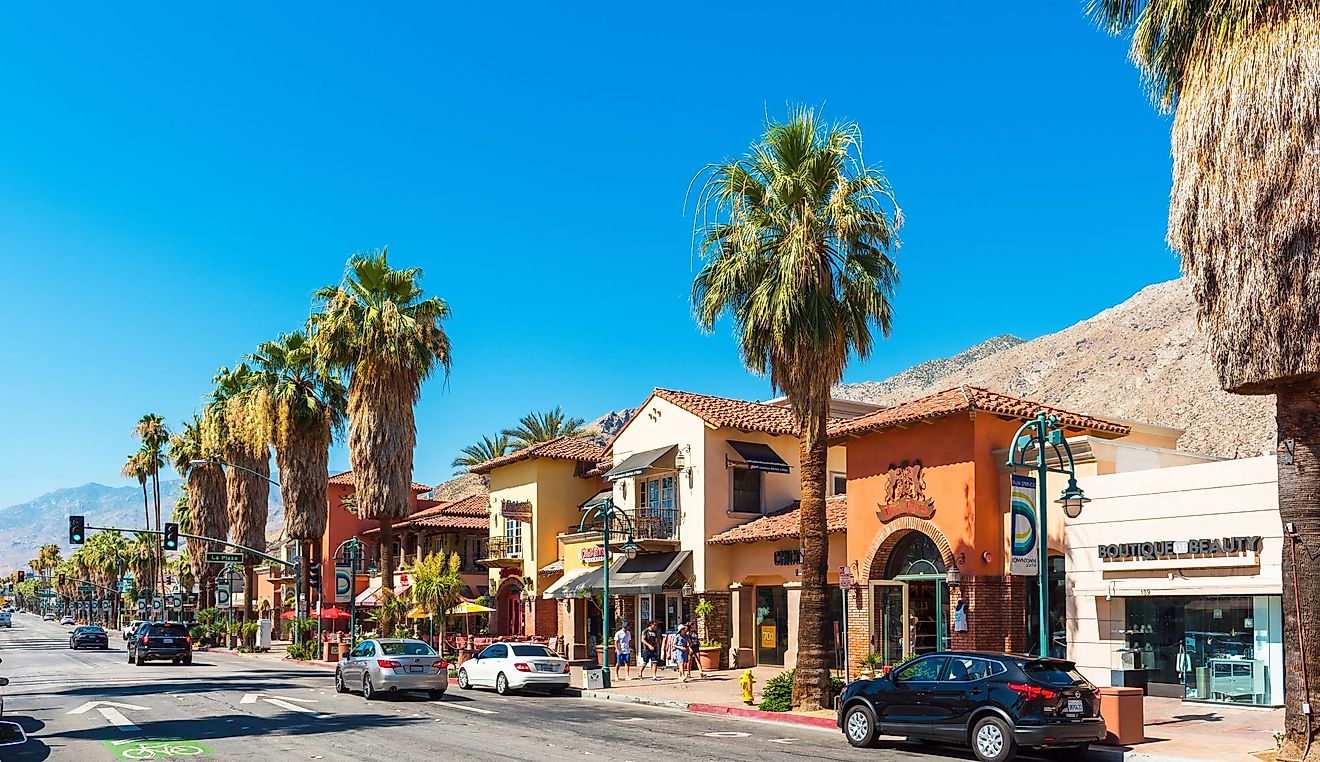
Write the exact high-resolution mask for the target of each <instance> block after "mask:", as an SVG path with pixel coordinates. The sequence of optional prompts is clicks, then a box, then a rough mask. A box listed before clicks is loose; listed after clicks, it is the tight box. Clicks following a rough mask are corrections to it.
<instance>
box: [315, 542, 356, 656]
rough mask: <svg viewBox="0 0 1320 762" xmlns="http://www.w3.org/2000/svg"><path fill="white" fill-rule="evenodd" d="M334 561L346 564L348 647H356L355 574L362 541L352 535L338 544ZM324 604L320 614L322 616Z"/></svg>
mask: <svg viewBox="0 0 1320 762" xmlns="http://www.w3.org/2000/svg"><path fill="white" fill-rule="evenodd" d="M335 559H336V560H343V561H344V563H346V564H348V568H349V572H348V574H349V580H350V581H349V583H348V633H349V634H348V640H349V643H350V645H357V572H358V563H359V561H361V559H362V541H361V540H359V539H358V538H357V535H354V536H352V537H350V538H348V539H347V540H344V541H343V542H341V543H339V547H338V548H335ZM324 609H325V607H324V604H323V605H322V613H323V614H324Z"/></svg>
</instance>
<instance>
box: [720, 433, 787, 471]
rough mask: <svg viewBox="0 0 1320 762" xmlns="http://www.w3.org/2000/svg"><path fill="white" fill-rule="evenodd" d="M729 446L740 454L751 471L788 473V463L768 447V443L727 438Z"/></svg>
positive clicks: (743, 463)
mask: <svg viewBox="0 0 1320 762" xmlns="http://www.w3.org/2000/svg"><path fill="white" fill-rule="evenodd" d="M729 446H730V447H732V448H733V449H734V451H735V452H737V453H738V454H739V455H740V456H742V459H743V462H742V464H741V465H745V466H746V467H747V468H750V469H751V470H753V471H767V472H769V473H772V474H786V473H788V464H787V463H785V462H784V459H783V458H781V457H779V453H777V452H775V451H774V450H772V449H770V445H767V444H761V443H760V442H738V441H735V440H732V439H730V440H729Z"/></svg>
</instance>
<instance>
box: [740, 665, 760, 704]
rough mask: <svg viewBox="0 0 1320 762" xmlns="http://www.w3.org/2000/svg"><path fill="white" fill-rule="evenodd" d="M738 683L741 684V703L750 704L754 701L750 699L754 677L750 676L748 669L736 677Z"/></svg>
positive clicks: (750, 672) (754, 681) (754, 682)
mask: <svg viewBox="0 0 1320 762" xmlns="http://www.w3.org/2000/svg"><path fill="white" fill-rule="evenodd" d="M738 684H739V685H741V686H742V691H743V703H744V704H747V705H748V706H751V705H752V704H753V703H754V702H753V701H752V686H753V685H755V684H756V678H755V677H752V671H751V670H750V669H749V670H747V671H746V672H743V673H742V677H740V678H738Z"/></svg>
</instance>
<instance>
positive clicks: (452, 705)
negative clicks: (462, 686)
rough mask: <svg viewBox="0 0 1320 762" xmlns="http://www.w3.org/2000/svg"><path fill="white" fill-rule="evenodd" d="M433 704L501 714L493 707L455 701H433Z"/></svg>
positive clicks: (479, 712)
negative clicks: (469, 704)
mask: <svg viewBox="0 0 1320 762" xmlns="http://www.w3.org/2000/svg"><path fill="white" fill-rule="evenodd" d="M431 706H444V707H449V708H450V709H462V710H463V711H465V712H476V713H477V714H499V712H496V711H494V710H491V709H482V708H481V707H479V706H464V705H463V704H458V703H455V702H453V701H432V702H431Z"/></svg>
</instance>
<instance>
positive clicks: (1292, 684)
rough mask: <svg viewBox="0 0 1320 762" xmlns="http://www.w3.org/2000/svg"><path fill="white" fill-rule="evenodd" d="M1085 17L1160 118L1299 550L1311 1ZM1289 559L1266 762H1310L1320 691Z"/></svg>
mask: <svg viewBox="0 0 1320 762" xmlns="http://www.w3.org/2000/svg"><path fill="white" fill-rule="evenodd" d="M1088 10H1089V12H1090V13H1091V14H1092V16H1093V17H1094V18H1095V19H1096V20H1097V21H1098V22H1099V23H1100V24H1101V25H1102V26H1103V27H1104V28H1106V29H1107V30H1109V31H1110V32H1113V33H1116V34H1121V33H1126V32H1131V34H1132V48H1131V55H1132V58H1133V60H1134V61H1135V62H1136V64H1137V66H1138V67H1139V68H1140V69H1141V71H1142V73H1143V74H1144V76H1145V79H1146V82H1147V84H1148V85H1149V87H1150V91H1151V94H1152V96H1153V98H1154V99H1155V100H1156V102H1157V103H1158V104H1159V106H1160V107H1161V108H1162V109H1163V110H1165V111H1172V112H1173V115H1174V117H1173V130H1172V139H1171V143H1172V149H1173V190H1172V193H1171V194H1170V197H1169V199H1170V203H1169V230H1168V240H1169V244H1170V246H1172V247H1173V248H1174V249H1175V250H1177V251H1178V253H1179V254H1181V255H1182V267H1183V272H1184V273H1185V274H1186V275H1187V277H1188V278H1189V279H1190V281H1191V284H1192V291H1193V294H1194V295H1195V297H1196V302H1197V313H1198V317H1199V321H1200V325H1201V328H1202V330H1203V331H1204V332H1205V334H1206V340H1207V343H1208V346H1209V351H1210V356H1211V357H1212V358H1213V359H1214V362H1215V366H1216V370H1217V371H1218V374H1219V382H1220V385H1221V386H1222V387H1223V388H1224V389H1225V390H1227V391H1229V392H1233V393H1237V394H1274V395H1276V420H1277V422H1278V447H1277V453H1278V481H1279V515H1280V518H1281V519H1282V520H1283V521H1284V522H1285V524H1287V523H1291V524H1292V525H1293V526H1295V527H1296V528H1297V533H1296V534H1293V535H1290V542H1293V543H1295V544H1300V545H1301V546H1302V547H1304V548H1305V547H1315V545H1316V544H1317V543H1318V542H1320V523H1318V522H1317V520H1316V519H1317V517H1318V516H1320V507H1317V506H1320V426H1317V425H1316V421H1317V420H1320V330H1318V329H1317V326H1320V287H1318V286H1317V283H1316V279H1315V273H1316V270H1317V265H1320V261H1318V260H1317V253H1318V248H1317V245H1318V242H1320V202H1317V199H1320V75H1317V72H1320V3H1317V2H1315V1H1314V0H1293V1H1292V2H1286V1H1285V0H1239V1H1235V2H1229V1H1228V0H1205V1H1203V2H1196V3H1188V2H1175V1H1174V0H1091V2H1090V3H1089V8H1088ZM1303 558H1304V559H1305V561H1306V562H1304V563H1302V564H1300V565H1296V566H1294V564H1293V558H1292V554H1291V553H1290V552H1288V551H1287V550H1285V552H1284V554H1283V596H1284V600H1285V605H1284V607H1283V608H1284V614H1283V652H1284V661H1285V663H1287V664H1288V665H1289V666H1288V669H1287V670H1286V674H1285V678H1284V680H1285V683H1284V688H1285V689H1284V707H1285V711H1284V731H1285V734H1284V742H1283V748H1282V749H1281V751H1280V755H1279V756H1280V758H1281V759H1283V758H1292V759H1300V758H1301V757H1302V756H1303V755H1304V754H1306V755H1309V756H1307V757H1306V758H1307V759H1320V722H1313V721H1312V720H1311V718H1310V716H1309V715H1308V714H1304V713H1303V711H1302V709H1303V706H1304V705H1306V704H1311V705H1314V704H1315V703H1316V694H1317V692H1320V649H1317V644H1320V612H1317V611H1316V608H1315V607H1316V602H1317V600H1320V567H1317V565H1316V564H1314V563H1310V556H1309V555H1307V556H1303ZM1294 574H1296V583H1295V584H1294V581H1293V580H1294V576H1293V575H1294ZM1294 602H1296V603H1297V606H1296V607H1295V606H1294V605H1293V603H1294ZM1297 608H1300V609H1301V612H1300V617H1299V616H1298V613H1297ZM1299 619H1300V621H1299ZM1303 643H1306V644H1307V646H1308V648H1307V649H1306V653H1303ZM1303 667H1304V668H1303ZM1308 689H1309V693H1308Z"/></svg>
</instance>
